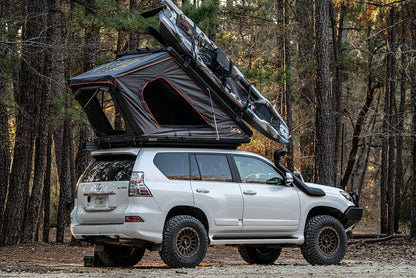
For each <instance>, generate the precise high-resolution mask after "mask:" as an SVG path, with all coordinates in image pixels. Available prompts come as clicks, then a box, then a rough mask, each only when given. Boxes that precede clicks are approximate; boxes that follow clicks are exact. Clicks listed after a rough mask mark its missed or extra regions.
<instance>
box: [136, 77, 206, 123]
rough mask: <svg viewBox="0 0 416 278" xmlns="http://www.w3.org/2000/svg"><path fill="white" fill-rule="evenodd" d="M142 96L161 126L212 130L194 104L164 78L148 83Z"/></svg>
mask: <svg viewBox="0 0 416 278" xmlns="http://www.w3.org/2000/svg"><path fill="white" fill-rule="evenodd" d="M142 96H143V101H144V102H145V103H146V105H147V107H148V109H149V111H150V113H151V114H152V116H153V118H154V120H155V121H156V123H157V124H158V125H159V126H176V127H188V126H189V127H211V128H212V126H211V125H209V124H208V122H207V121H206V119H205V118H204V117H203V116H202V115H201V114H200V113H199V112H198V111H197V110H196V109H195V108H194V107H193V106H192V104H191V103H190V102H189V101H188V100H187V99H186V98H185V97H184V96H183V95H182V94H181V93H180V92H179V91H178V90H176V89H175V88H174V87H173V86H172V85H171V84H170V83H169V82H168V81H167V80H166V79H164V78H161V77H160V78H156V79H154V80H152V81H149V82H148V83H146V84H145V86H144V87H143V92H142Z"/></svg>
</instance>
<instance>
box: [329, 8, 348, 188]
mask: <svg viewBox="0 0 416 278" xmlns="http://www.w3.org/2000/svg"><path fill="white" fill-rule="evenodd" d="M330 11H331V13H330V15H331V26H332V45H333V46H332V48H333V63H334V64H335V68H334V73H333V78H332V79H333V80H332V92H333V105H334V112H335V145H334V150H335V151H334V183H335V185H336V186H340V187H341V188H342V185H341V183H340V182H341V175H342V169H341V164H342V161H341V160H342V159H343V157H342V156H341V154H342V151H341V148H342V136H341V129H342V109H343V96H342V69H343V65H342V59H339V57H342V56H343V50H342V37H343V31H344V18H345V15H346V13H347V7H346V6H345V5H344V4H342V5H341V7H340V10H339V16H338V17H337V18H339V21H338V23H337V19H336V16H335V14H336V13H335V7H334V6H333V5H331V9H330Z"/></svg>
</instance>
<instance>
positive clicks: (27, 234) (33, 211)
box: [22, 0, 60, 243]
mask: <svg viewBox="0 0 416 278" xmlns="http://www.w3.org/2000/svg"><path fill="white" fill-rule="evenodd" d="M59 8H60V2H59V1H57V0H49V1H48V15H47V24H48V26H47V27H48V29H47V32H46V38H45V43H46V44H47V45H48V49H47V51H45V54H44V63H43V75H44V76H48V77H49V78H43V82H42V83H43V86H42V87H43V88H42V90H41V91H40V103H39V113H38V114H39V120H38V129H37V139H36V152H35V175H34V179H33V186H32V194H31V196H30V200H29V208H28V212H27V215H26V220H25V227H24V232H23V237H22V242H24V243H33V242H35V241H37V238H36V232H37V227H38V226H39V225H38V222H39V216H40V211H41V207H42V193H43V186H44V178H45V174H46V170H47V153H48V149H47V148H48V135H49V132H48V130H49V110H50V103H51V95H52V94H53V92H52V90H53V85H52V83H53V81H55V80H54V78H55V75H59V74H60V73H58V72H56V71H55V70H54V65H53V64H54V63H56V61H57V60H58V59H57V57H59V54H58V53H57V52H58V51H57V50H58V49H59V47H56V46H57V45H58V44H59V34H57V32H59V27H58V20H59V16H60V15H59V14H58V11H59Z"/></svg>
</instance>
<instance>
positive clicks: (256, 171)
mask: <svg viewBox="0 0 416 278" xmlns="http://www.w3.org/2000/svg"><path fill="white" fill-rule="evenodd" d="M234 161H235V164H236V165H237V169H238V173H239V174H240V178H241V182H244V183H263V184H283V177H282V176H281V175H280V174H279V173H278V172H277V171H276V170H275V169H274V168H273V167H272V166H270V165H269V164H267V163H266V162H264V161H261V160H260V159H257V158H254V157H248V156H234Z"/></svg>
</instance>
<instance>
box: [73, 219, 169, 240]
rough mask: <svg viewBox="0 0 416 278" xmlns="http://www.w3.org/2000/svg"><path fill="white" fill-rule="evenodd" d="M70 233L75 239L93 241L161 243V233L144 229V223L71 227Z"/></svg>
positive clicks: (147, 228)
mask: <svg viewBox="0 0 416 278" xmlns="http://www.w3.org/2000/svg"><path fill="white" fill-rule="evenodd" d="M71 233H72V235H73V236H74V237H75V238H77V239H88V240H90V241H91V240H92V241H93V240H94V238H97V239H100V238H103V237H107V238H111V239H114V240H123V239H136V240H142V241H146V242H151V243H155V244H160V243H161V242H162V236H161V235H162V231H161V230H160V229H157V228H156V227H146V223H124V224H113V225H77V224H74V223H73V224H72V225H71Z"/></svg>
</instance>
